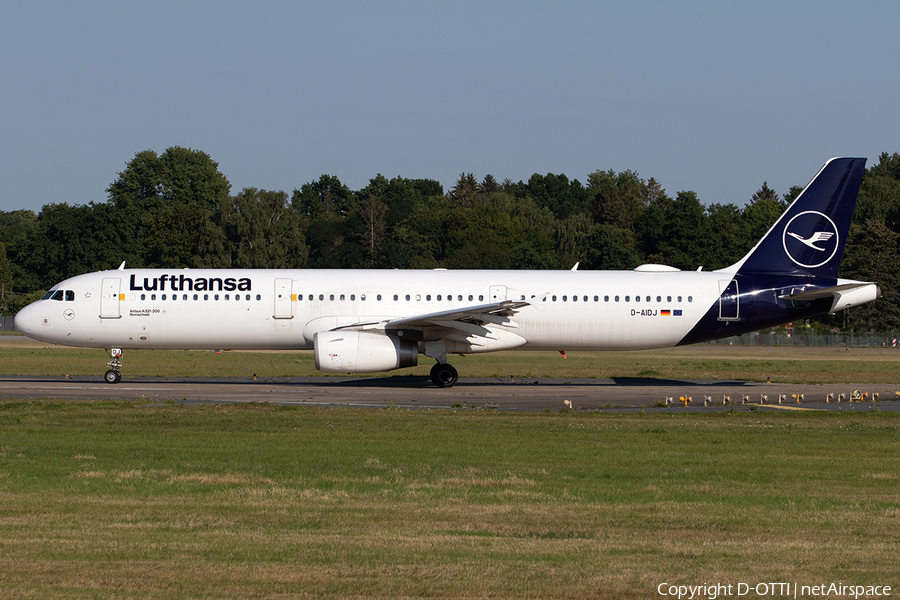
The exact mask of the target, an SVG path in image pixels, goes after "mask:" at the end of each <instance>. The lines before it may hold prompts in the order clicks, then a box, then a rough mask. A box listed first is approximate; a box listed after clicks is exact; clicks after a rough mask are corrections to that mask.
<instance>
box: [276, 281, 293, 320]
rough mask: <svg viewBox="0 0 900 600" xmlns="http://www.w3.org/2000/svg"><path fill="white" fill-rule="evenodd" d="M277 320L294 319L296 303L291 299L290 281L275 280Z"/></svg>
mask: <svg viewBox="0 0 900 600" xmlns="http://www.w3.org/2000/svg"><path fill="white" fill-rule="evenodd" d="M275 318H276V319H293V318H294V303H293V301H292V298H291V280H290V279H276V280H275Z"/></svg>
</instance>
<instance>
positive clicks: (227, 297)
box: [163, 294, 231, 300]
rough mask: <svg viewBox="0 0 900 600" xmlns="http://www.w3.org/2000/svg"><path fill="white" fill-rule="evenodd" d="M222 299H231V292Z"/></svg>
mask: <svg viewBox="0 0 900 600" xmlns="http://www.w3.org/2000/svg"><path fill="white" fill-rule="evenodd" d="M222 299H223V300H231V294H225V296H223V297H222ZM163 300H165V298H163Z"/></svg>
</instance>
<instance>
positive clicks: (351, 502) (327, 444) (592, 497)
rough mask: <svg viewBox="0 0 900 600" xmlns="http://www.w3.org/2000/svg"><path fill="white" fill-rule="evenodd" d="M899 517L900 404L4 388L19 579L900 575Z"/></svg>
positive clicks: (12, 578)
mask: <svg viewBox="0 0 900 600" xmlns="http://www.w3.org/2000/svg"><path fill="white" fill-rule="evenodd" d="M898 531H900V416H898V415H896V414H889V413H880V414H879V413H868V414H865V415H862V414H857V415H848V414H838V413H802V414H798V413H793V414H769V413H766V414H761V413H755V414H751V413H745V414H717V415H680V416H674V415H630V416H624V415H601V414H573V413H554V414H504V413H496V412H482V411H476V412H472V411H467V412H453V411H438V412H431V411H399V410H380V411H370V410H351V409H306V408H285V407H275V406H269V405H259V404H251V405H228V406H224V405H211V406H181V405H175V404H171V405H168V404H167V405H151V404H141V403H125V402H122V403H119V402H112V403H107V404H98V403H49V402H25V403H12V402H7V403H0V597H2V598H98V597H102V598H138V597H139V598H173V597H177V598H187V597H196V598H273V597H274V598H279V597H281V598H322V597H328V598H345V597H357V598H363V597H365V598H421V597H441V598H489V597H491V598H651V597H659V596H658V595H657V593H656V590H657V586H658V585H659V584H661V583H664V582H666V583H668V584H670V585H673V584H691V585H699V584H704V583H708V584H713V583H723V584H736V583H738V582H750V583H751V584H755V583H757V582H796V583H799V584H800V585H819V584H820V583H826V584H827V583H830V582H835V583H837V582H842V583H844V584H860V585H891V586H894V588H895V589H897V587H898V586H900V535H898ZM744 597H745V598H753V597H756V596H755V595H753V594H750V595H747V596H744ZM807 597H808V596H807Z"/></svg>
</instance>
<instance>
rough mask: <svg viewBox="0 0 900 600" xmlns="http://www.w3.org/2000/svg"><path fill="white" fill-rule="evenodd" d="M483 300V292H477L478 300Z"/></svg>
mask: <svg viewBox="0 0 900 600" xmlns="http://www.w3.org/2000/svg"><path fill="white" fill-rule="evenodd" d="M483 300H484V294H478V301H479V302H482V301H483Z"/></svg>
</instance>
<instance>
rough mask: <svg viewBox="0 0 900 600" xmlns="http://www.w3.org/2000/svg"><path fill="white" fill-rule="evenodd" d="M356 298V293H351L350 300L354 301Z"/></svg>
mask: <svg viewBox="0 0 900 600" xmlns="http://www.w3.org/2000/svg"><path fill="white" fill-rule="evenodd" d="M354 300H356V294H350V301H351V302H353V301H354Z"/></svg>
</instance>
